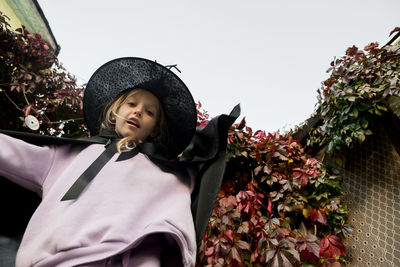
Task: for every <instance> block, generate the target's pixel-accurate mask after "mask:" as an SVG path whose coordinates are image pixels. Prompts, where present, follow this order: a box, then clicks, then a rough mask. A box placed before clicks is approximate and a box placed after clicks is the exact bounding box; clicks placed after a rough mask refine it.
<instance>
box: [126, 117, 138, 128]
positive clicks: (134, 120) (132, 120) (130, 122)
mask: <svg viewBox="0 0 400 267" xmlns="http://www.w3.org/2000/svg"><path fill="white" fill-rule="evenodd" d="M126 122H127V123H128V124H129V125H131V126H133V127H135V128H140V125H139V122H138V121H137V120H136V119H130V120H127V121H126Z"/></svg>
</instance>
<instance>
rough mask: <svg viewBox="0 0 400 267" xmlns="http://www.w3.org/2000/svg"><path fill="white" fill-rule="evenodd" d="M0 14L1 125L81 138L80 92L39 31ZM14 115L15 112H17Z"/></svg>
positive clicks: (80, 89) (82, 132) (0, 126)
mask: <svg viewBox="0 0 400 267" xmlns="http://www.w3.org/2000/svg"><path fill="white" fill-rule="evenodd" d="M7 20H8V18H7V17H6V16H5V15H3V13H1V12H0V103H1V110H0V128H1V129H11V130H19V131H33V132H38V133H41V134H49V135H58V136H61V135H65V136H71V137H72V136H82V135H84V132H85V131H86V128H85V127H84V126H83V125H82V124H83V119H82V91H83V88H81V87H78V86H77V85H76V79H75V78H74V77H73V76H72V75H71V74H69V73H67V72H66V71H65V69H64V68H63V67H62V65H61V64H60V63H59V62H58V60H57V57H56V55H55V54H54V52H53V51H52V50H51V49H50V45H49V44H48V43H47V42H46V41H45V40H43V39H42V37H41V35H40V33H30V32H29V31H28V30H27V29H26V28H25V27H24V26H22V28H19V29H16V30H15V31H13V30H11V29H10V25H9V24H8V22H7ZM15 114H18V115H17V116H15Z"/></svg>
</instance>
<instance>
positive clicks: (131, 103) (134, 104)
mask: <svg viewBox="0 0 400 267" xmlns="http://www.w3.org/2000/svg"><path fill="white" fill-rule="evenodd" d="M128 105H129V106H130V107H135V106H136V103H133V102H129V103H128Z"/></svg>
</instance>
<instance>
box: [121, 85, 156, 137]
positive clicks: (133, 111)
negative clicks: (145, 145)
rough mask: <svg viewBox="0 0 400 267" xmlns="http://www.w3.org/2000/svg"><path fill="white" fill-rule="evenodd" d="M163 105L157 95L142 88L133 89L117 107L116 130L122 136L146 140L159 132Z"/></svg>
mask: <svg viewBox="0 0 400 267" xmlns="http://www.w3.org/2000/svg"><path fill="white" fill-rule="evenodd" d="M160 108H161V105H160V102H159V101H158V99H157V97H155V96H154V95H153V94H152V93H150V92H149V91H146V90H142V89H136V90H134V91H132V92H131V93H130V94H129V96H128V97H127V98H126V99H125V101H124V102H122V104H121V106H120V107H119V108H118V109H117V115H115V114H114V115H113V118H114V119H115V131H116V132H117V134H118V135H119V136H121V137H127V136H131V137H133V139H134V140H136V141H144V140H145V139H146V138H147V137H148V136H155V135H157V134H158V132H159V120H160V114H161V110H160Z"/></svg>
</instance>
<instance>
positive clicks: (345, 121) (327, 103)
mask: <svg viewBox="0 0 400 267" xmlns="http://www.w3.org/2000/svg"><path fill="white" fill-rule="evenodd" d="M396 31H400V28H396V29H395V30H393V31H392V33H393V32H396ZM327 72H330V73H331V75H330V77H329V78H328V79H327V80H325V81H324V82H323V83H322V87H321V89H320V90H318V93H319V97H318V107H317V112H318V113H319V114H320V115H321V118H322V119H323V123H322V124H321V125H319V126H317V128H315V129H314V130H313V131H311V133H310V138H309V139H308V145H314V144H318V145H320V146H327V151H328V152H332V151H334V150H340V149H341V148H343V147H349V148H351V147H353V146H354V145H355V144H358V143H362V142H363V141H364V140H365V137H366V136H367V135H371V134H372V131H371V129H372V127H371V126H372V125H373V123H374V121H376V120H377V118H378V117H379V116H382V115H383V114H384V113H385V112H387V111H388V108H389V102H390V101H389V100H392V99H393V97H395V96H397V97H398V96H400V82H399V80H400V44H397V45H392V46H384V47H381V48H378V43H371V44H369V45H367V46H365V47H364V51H362V50H359V49H358V48H357V47H355V46H353V47H350V48H348V49H347V50H346V55H345V56H343V57H342V58H339V59H335V60H334V61H332V62H331V67H330V68H329V69H328V71H327Z"/></svg>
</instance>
